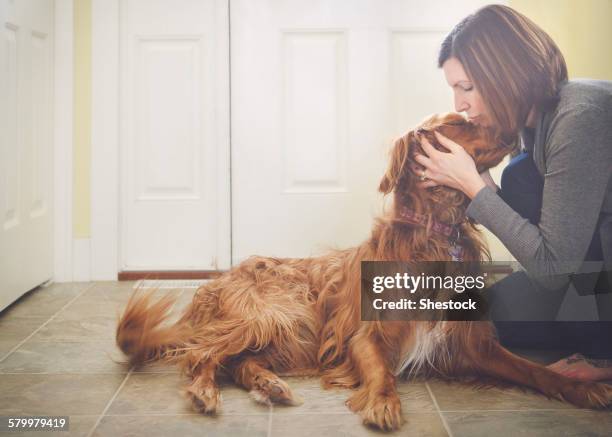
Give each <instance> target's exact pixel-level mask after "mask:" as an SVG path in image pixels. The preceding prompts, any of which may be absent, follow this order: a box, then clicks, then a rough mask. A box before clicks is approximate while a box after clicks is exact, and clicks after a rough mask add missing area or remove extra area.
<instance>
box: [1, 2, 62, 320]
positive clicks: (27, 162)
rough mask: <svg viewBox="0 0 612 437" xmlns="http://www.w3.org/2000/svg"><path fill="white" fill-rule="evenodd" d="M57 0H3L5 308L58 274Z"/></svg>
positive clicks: (2, 101) (3, 251) (2, 179)
mask: <svg viewBox="0 0 612 437" xmlns="http://www.w3.org/2000/svg"><path fill="white" fill-rule="evenodd" d="M53 13H54V4H53V1H52V0H23V1H9V0H0V23H1V28H0V32H1V34H0V40H1V41H0V141H1V142H0V309H2V308H4V307H6V306H7V305H8V304H10V303H11V302H13V301H14V300H15V299H17V298H18V297H19V296H21V295H22V294H23V293H25V292H26V291H28V290H31V289H32V288H34V287H36V286H37V285H40V284H41V283H43V282H45V281H47V280H49V279H51V278H52V276H53V246H52V244H53V242H52V226H53V222H52V217H53V210H52V208H53V199H52V188H53V184H52V177H53V173H52V170H53V169H52V166H51V164H52V162H53V158H52V149H53V133H52V126H53V112H52V108H53V102H52V90H51V85H52V83H53Z"/></svg>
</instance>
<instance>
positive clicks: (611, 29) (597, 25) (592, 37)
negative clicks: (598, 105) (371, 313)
mask: <svg viewBox="0 0 612 437" xmlns="http://www.w3.org/2000/svg"><path fill="white" fill-rule="evenodd" d="M509 6H510V7H512V8H514V9H516V10H517V11H519V12H521V13H522V14H525V15H526V16H527V17H529V18H530V19H532V20H533V21H534V22H536V23H537V24H538V25H539V26H541V27H542V28H543V29H544V30H545V31H546V32H547V33H548V34H549V35H550V36H551V37H552V39H553V40H554V41H555V42H556V43H557V45H558V46H559V48H560V49H561V52H562V53H563V56H564V57H565V61H566V62H567V67H568V70H569V76H570V78H578V77H590V78H594V79H605V80H612V56H610V53H611V51H612V48H611V47H612V25H611V21H612V0H510V2H509Z"/></svg>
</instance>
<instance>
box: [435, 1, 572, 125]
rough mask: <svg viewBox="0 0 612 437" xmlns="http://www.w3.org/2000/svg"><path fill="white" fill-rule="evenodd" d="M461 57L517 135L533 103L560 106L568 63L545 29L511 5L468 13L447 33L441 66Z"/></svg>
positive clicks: (496, 117) (495, 115)
mask: <svg viewBox="0 0 612 437" xmlns="http://www.w3.org/2000/svg"><path fill="white" fill-rule="evenodd" d="M451 57H455V58H457V59H458V60H459V62H461V64H462V65H463V68H464V69H465V72H466V74H467V75H468V77H469V78H470V80H471V81H472V82H473V83H474V87H475V88H476V89H477V90H478V91H479V92H480V94H481V95H482V98H483V101H484V104H485V106H486V107H487V109H488V112H489V114H490V117H491V121H492V122H493V124H494V125H495V127H496V128H497V129H498V130H499V131H500V132H501V133H503V134H507V135H508V134H509V135H514V134H517V133H518V132H519V131H520V130H521V129H522V128H523V127H524V126H525V123H526V121H527V116H528V115H529V111H530V110H531V108H532V106H534V105H535V107H536V110H538V111H542V110H549V109H551V108H553V107H554V106H556V104H557V102H558V100H559V97H558V94H559V88H560V86H561V84H562V83H563V82H565V81H567V66H566V64H565V59H564V58H563V55H562V54H561V51H560V50H559V48H558V47H557V45H556V44H555V42H554V41H553V40H552V38H551V37H550V36H548V34H547V33H546V32H544V30H542V29H541V28H540V27H539V26H538V25H537V24H535V23H534V22H533V21H531V20H530V19H529V18H527V17H525V16H524V15H522V14H520V13H518V12H516V11H515V10H514V9H511V8H509V7H507V6H502V5H489V6H485V7H483V8H481V9H479V10H478V11H476V12H475V13H474V14H472V15H469V16H467V17H466V18H464V19H463V20H462V21H461V22H460V23H459V24H457V25H456V26H455V27H454V28H453V30H452V31H451V32H450V33H449V34H448V35H447V36H446V38H445V39H444V41H443V43H442V46H441V47H440V54H439V56H438V67H442V65H443V64H444V62H446V60H448V59H449V58H451Z"/></svg>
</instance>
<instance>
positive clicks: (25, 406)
mask: <svg viewBox="0 0 612 437" xmlns="http://www.w3.org/2000/svg"><path fill="white" fill-rule="evenodd" d="M123 379H124V375H119V374H117V375H113V374H106V375H74V374H73V375H25V374H24V375H15V374H12V375H2V374H0V386H1V387H2V392H1V395H0V415H4V416H6V415H55V416H69V415H72V414H77V415H82V414H84V415H96V414H101V413H102V411H104V408H105V407H106V404H107V403H108V401H109V400H110V399H111V397H112V396H113V394H114V393H115V392H116V391H117V388H119V386H120V385H121V382H122V381H123ZM41 435H42V434H41Z"/></svg>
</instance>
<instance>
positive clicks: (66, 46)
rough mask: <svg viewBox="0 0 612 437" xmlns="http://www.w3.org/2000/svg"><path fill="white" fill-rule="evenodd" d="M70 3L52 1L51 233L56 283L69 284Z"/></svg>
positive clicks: (71, 48)
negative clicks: (53, 21) (53, 65)
mask: <svg viewBox="0 0 612 437" xmlns="http://www.w3.org/2000/svg"><path fill="white" fill-rule="evenodd" d="M73 6H74V5H73V0H55V17H54V19H55V46H54V58H55V67H54V68H55V72H54V78H55V79H54V84H53V88H54V102H55V103H54V123H53V137H54V138H53V146H54V147H53V160H54V162H53V172H54V174H53V183H54V188H53V198H54V206H53V208H54V215H53V222H54V224H53V234H54V244H53V246H54V249H53V250H54V278H53V280H54V281H55V282H71V281H72V280H73V275H72V244H73V238H72V236H73V230H72V210H73V208H72V203H73V200H72V191H73V190H72V184H73V178H72V174H73V164H72V162H73V160H72V156H73V106H74V101H73V93H74V55H73V52H74V36H73V34H74V19H73V12H74V11H73Z"/></svg>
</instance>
